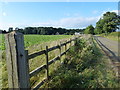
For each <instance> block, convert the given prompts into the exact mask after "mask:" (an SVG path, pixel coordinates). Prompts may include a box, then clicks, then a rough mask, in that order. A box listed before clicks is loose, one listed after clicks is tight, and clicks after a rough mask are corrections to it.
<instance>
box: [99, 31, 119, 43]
mask: <svg viewBox="0 0 120 90" xmlns="http://www.w3.org/2000/svg"><path fill="white" fill-rule="evenodd" d="M98 36H102V37H106V38H108V39H111V40H114V41H119V42H120V32H112V33H108V34H105V33H103V34H99V35H98Z"/></svg>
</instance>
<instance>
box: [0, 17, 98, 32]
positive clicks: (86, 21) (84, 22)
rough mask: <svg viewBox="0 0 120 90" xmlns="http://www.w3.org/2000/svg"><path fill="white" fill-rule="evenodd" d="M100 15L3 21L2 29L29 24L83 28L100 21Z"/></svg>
mask: <svg viewBox="0 0 120 90" xmlns="http://www.w3.org/2000/svg"><path fill="white" fill-rule="evenodd" d="M99 18H100V17H99V16H98V17H69V18H62V19H60V20H58V21H49V22H38V23H32V24H31V23H28V24H26V23H27V22H26V23H10V24H8V23H1V26H2V27H0V29H5V30H8V28H9V27H14V28H15V27H23V28H24V27H27V26H36V27H39V26H41V27H42V26H46V27H62V28H83V27H87V26H88V25H90V24H92V25H95V23H96V22H97V21H98V19H99Z"/></svg>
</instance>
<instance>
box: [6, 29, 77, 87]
mask: <svg viewBox="0 0 120 90" xmlns="http://www.w3.org/2000/svg"><path fill="white" fill-rule="evenodd" d="M77 38H78V37H76V38H74V39H70V40H69V41H67V42H65V43H60V44H59V45H57V46H54V47H51V48H48V46H46V49H45V50H42V51H38V52H35V53H33V54H30V55H28V50H25V49H24V37H23V34H21V33H19V32H15V31H13V32H11V33H8V34H7V35H6V36H5V43H6V61H7V71H8V85H9V88H30V78H31V77H33V76H34V75H37V74H38V73H39V72H40V71H41V70H43V69H46V79H44V80H43V81H42V82H40V83H38V84H37V85H36V86H35V87H34V88H36V89H37V88H39V87H40V86H41V85H43V84H44V82H45V81H47V80H49V65H51V64H52V63H54V62H55V61H57V60H60V58H61V56H63V55H65V54H66V52H67V51H68V50H69V48H68V49H67V44H70V46H72V45H71V42H72V41H77ZM63 46H65V51H64V52H61V47H63ZM55 49H59V51H60V54H59V55H58V56H57V57H55V58H53V59H52V60H49V58H48V53H49V52H50V51H53V50H55ZM43 54H45V55H46V64H44V65H41V66H40V67H38V68H36V69H35V70H33V71H31V72H29V59H32V58H35V57H36V56H40V55H43Z"/></svg>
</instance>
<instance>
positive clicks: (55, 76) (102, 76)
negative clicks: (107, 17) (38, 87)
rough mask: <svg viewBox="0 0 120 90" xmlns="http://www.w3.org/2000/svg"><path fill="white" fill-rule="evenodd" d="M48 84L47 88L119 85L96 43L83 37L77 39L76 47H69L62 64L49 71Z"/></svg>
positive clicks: (114, 86)
mask: <svg viewBox="0 0 120 90" xmlns="http://www.w3.org/2000/svg"><path fill="white" fill-rule="evenodd" d="M91 41H93V39H91ZM75 48H76V51H75ZM48 84H49V86H48V87H49V88H118V87H120V86H119V85H118V80H117V79H116V77H115V73H114V71H113V70H112V68H111V66H110V65H109V63H108V61H107V60H106V58H105V57H104V55H103V54H102V53H101V51H100V49H99V48H98V47H97V45H96V43H95V42H93V43H89V42H88V41H85V40H84V39H81V40H79V41H78V43H77V47H72V48H71V49H70V51H69V52H68V53H67V56H66V59H64V62H63V64H62V65H61V66H59V68H58V69H57V70H56V71H54V72H53V73H51V80H50V81H49V82H48ZM43 87H44V88H45V87H46V86H45V85H44V86H43ZM46 88H47V87H46Z"/></svg>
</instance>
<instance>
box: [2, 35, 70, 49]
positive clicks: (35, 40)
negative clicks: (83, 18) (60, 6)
mask: <svg viewBox="0 0 120 90" xmlns="http://www.w3.org/2000/svg"><path fill="white" fill-rule="evenodd" d="M71 36H72V35H24V44H25V48H27V47H30V46H32V45H35V44H41V43H44V42H50V41H56V40H59V39H64V38H69V37H71ZM0 40H2V43H0V50H5V39H4V35H3V34H2V35H0Z"/></svg>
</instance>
